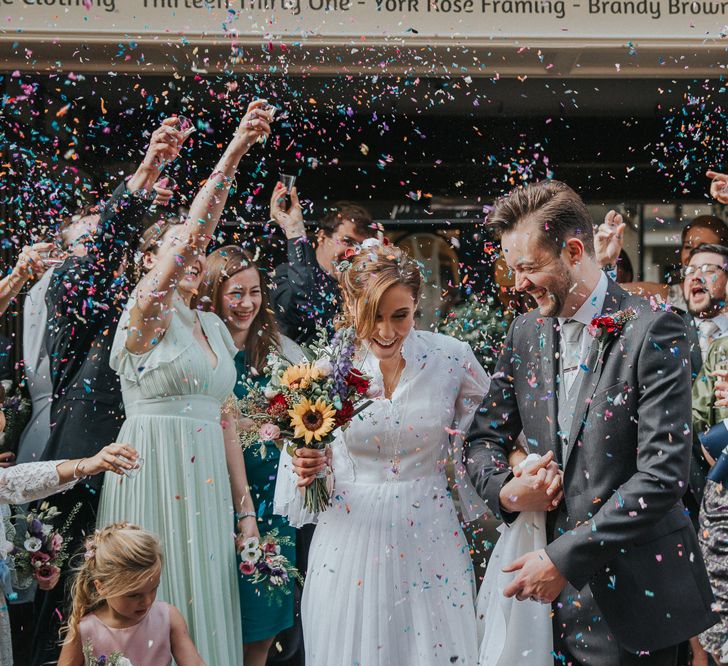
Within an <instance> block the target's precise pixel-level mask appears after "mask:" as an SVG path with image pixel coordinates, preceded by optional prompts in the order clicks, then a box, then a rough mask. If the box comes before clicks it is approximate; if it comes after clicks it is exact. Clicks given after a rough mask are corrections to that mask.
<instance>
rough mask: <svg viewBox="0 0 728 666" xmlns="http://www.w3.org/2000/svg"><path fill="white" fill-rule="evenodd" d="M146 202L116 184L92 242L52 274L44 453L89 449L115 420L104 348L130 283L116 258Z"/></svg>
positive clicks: (117, 405)
mask: <svg viewBox="0 0 728 666" xmlns="http://www.w3.org/2000/svg"><path fill="white" fill-rule="evenodd" d="M147 207H148V201H146V200H142V199H139V198H137V197H135V196H133V195H131V194H129V192H128V191H127V190H126V186H125V185H124V184H123V183H122V184H121V185H119V187H118V188H117V189H116V190H115V192H114V194H113V195H112V197H111V198H110V200H109V201H108V202H107V204H106V205H105V206H104V207H103V210H102V213H101V220H100V222H99V226H98V230H97V232H96V234H95V238H94V248H93V249H92V250H91V251H90V252H89V253H88V255H87V256H85V257H76V256H72V257H69V258H68V259H66V261H64V262H63V263H62V264H61V265H60V266H58V267H57V268H56V269H55V271H54V274H53V277H52V278H51V281H50V284H49V286H48V291H47V292H46V306H47V308H48V328H47V330H46V337H45V345H46V351H47V353H48V358H49V361H50V366H51V381H52V384H53V399H52V403H51V434H50V438H49V440H48V444H47V445H46V449H45V451H44V453H43V459H44V460H58V459H64V458H83V457H87V456H92V455H94V454H95V453H97V452H98V451H99V449H101V448H102V447H104V446H106V445H107V444H110V443H111V442H113V441H114V439H115V438H116V435H117V434H118V432H119V429H120V428H121V424H122V422H123V418H124V408H123V401H122V398H121V386H120V384H119V378H118V377H117V375H116V373H115V372H114V371H113V370H112V369H111V367H110V366H109V356H110V353H111V343H112V341H113V339H114V333H115V332H116V325H117V323H118V321H119V316H120V314H121V312H122V310H123V308H124V305H125V304H126V301H127V298H128V296H129V291H130V289H131V287H132V285H131V284H130V282H129V280H128V279H127V277H126V276H124V275H119V273H120V272H121V271H120V268H121V264H122V261H123V259H124V258H125V257H127V256H130V255H131V253H133V251H134V249H135V248H136V245H137V243H138V240H139V236H140V234H141V232H142V228H143V224H144V220H145V218H144V215H145V213H146V212H147ZM102 481H103V474H98V475H96V476H95V477H92V478H91V479H88V480H87V484H88V485H90V486H92V487H95V488H100V486H101V483H102Z"/></svg>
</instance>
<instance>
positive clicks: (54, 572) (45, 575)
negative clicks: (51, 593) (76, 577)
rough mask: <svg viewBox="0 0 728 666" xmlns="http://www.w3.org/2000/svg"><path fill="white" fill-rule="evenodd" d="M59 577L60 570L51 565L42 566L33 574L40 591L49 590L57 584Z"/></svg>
mask: <svg viewBox="0 0 728 666" xmlns="http://www.w3.org/2000/svg"><path fill="white" fill-rule="evenodd" d="M60 576H61V570H60V569H59V568H58V567H56V566H54V565H52V564H44V565H43V566H41V567H40V568H39V569H37V570H36V572H35V579H36V580H37V581H38V587H40V589H41V590H46V591H47V590H51V589H53V588H54V587H55V586H56V584H57V583H58V579H59V578H60Z"/></svg>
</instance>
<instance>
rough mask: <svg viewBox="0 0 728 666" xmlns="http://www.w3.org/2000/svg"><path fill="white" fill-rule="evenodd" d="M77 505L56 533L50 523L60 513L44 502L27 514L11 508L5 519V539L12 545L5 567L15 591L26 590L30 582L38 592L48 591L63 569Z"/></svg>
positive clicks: (77, 509)
mask: <svg viewBox="0 0 728 666" xmlns="http://www.w3.org/2000/svg"><path fill="white" fill-rule="evenodd" d="M80 508H81V504H80V503H79V504H77V505H76V506H74V507H73V509H72V510H71V512H70V513H69V514H68V517H67V518H66V520H65V522H64V523H63V526H62V527H61V528H60V529H55V528H54V525H53V524H54V522H55V521H56V520H57V519H58V518H59V517H60V516H61V512H60V511H58V509H56V508H55V507H53V506H50V505H49V504H48V502H43V503H42V504H41V505H40V507H39V508H38V509H32V510H30V511H28V512H25V511H22V510H21V509H19V508H18V507H14V512H13V514H12V515H11V516H10V517H8V518H6V523H5V532H6V538H7V539H8V541H9V542H10V543H11V544H12V548H9V550H8V560H9V567H10V569H11V571H12V572H13V573H14V577H15V580H16V582H17V586H18V587H19V588H25V587H28V586H29V585H30V584H31V583H32V582H33V581H35V582H37V583H38V585H39V587H41V589H50V588H52V587H53V585H55V582H57V581H58V576H59V575H60V573H61V569H62V568H63V565H64V564H65V563H66V560H67V559H68V541H67V540H66V537H67V535H68V533H69V531H70V528H71V524H72V522H73V519H74V518H75V517H76V514H77V513H78V511H79V510H80Z"/></svg>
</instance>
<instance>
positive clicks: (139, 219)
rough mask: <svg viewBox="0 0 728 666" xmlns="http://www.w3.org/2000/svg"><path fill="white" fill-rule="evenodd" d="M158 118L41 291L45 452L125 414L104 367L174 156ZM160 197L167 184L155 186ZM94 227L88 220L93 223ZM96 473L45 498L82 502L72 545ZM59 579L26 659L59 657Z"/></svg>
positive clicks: (99, 432)
mask: <svg viewBox="0 0 728 666" xmlns="http://www.w3.org/2000/svg"><path fill="white" fill-rule="evenodd" d="M167 123H169V121H165V124H163V125H162V127H160V128H159V129H157V130H156V131H155V132H154V133H153V134H152V136H151V138H150V142H149V147H148V149H147V153H146V155H145V157H144V160H143V161H142V163H141V165H140V166H139V168H138V169H137V171H136V173H135V174H134V175H133V176H132V177H131V178H130V179H129V180H128V181H127V182H125V183H121V184H120V185H119V186H118V187H117V188H116V190H115V191H114V193H113V195H112V196H111V198H110V199H109V201H108V202H106V204H105V205H104V206H102V207H101V213H100V218H99V220H98V225H97V226H96V227H95V231H94V232H91V231H89V232H87V233H85V234H84V235H82V236H81V237H79V241H78V242H84V243H86V245H87V251H86V252H77V253H74V254H71V255H70V256H69V257H68V258H67V259H66V260H65V261H64V262H63V263H62V264H61V265H59V266H58V267H57V268H56V269H55V270H54V272H53V276H52V278H51V281H50V284H49V285H48V290H47V292H46V308H47V311H48V326H47V329H46V334H45V347H46V354H47V356H48V359H49V362H50V370H51V383H52V386H53V397H52V403H51V433H50V437H49V439H48V443H47V444H46V447H45V451H44V452H43V456H42V459H43V460H63V459H68V458H84V457H89V456H92V455H95V454H96V453H97V452H98V451H99V450H100V449H101V448H103V447H104V446H106V445H107V444H109V443H110V442H112V441H114V439H115V438H116V436H117V434H118V432H119V429H120V428H121V424H122V421H123V418H124V410H123V403H122V397H121V386H120V384H119V378H118V377H117V376H116V373H115V372H114V371H113V370H112V369H111V367H110V366H109V355H110V352H111V343H112V341H113V339H114V332H115V330H116V325H117V323H118V320H119V316H120V314H121V312H122V310H123V308H124V305H125V303H126V300H127V298H128V296H129V293H130V291H131V288H132V287H133V285H132V284H131V283H130V280H129V279H128V276H127V275H126V274H125V271H124V268H125V264H126V263H127V262H128V261H129V260H130V258H131V257H132V256H133V253H134V250H135V249H136V246H137V243H138V240H139V237H140V235H141V233H142V231H143V224H144V222H145V221H148V219H147V218H145V214H146V213H147V212H148V210H149V208H150V205H151V204H152V203H153V199H154V194H153V187H154V184H155V182H156V181H157V179H158V177H159V173H160V169H161V167H162V165H163V164H164V163H165V162H169V161H170V160H173V159H175V158H176V157H177V155H178V153H179V148H180V146H181V142H182V137H181V133H180V132H179V131H177V130H176V129H175V128H174V126H173V124H167ZM159 194H161V198H160V197H159V196H158V198H157V201H160V200H161V199H168V198H169V196H170V195H171V192H170V191H168V190H166V189H158V195H159ZM91 228H93V225H92V227H91ZM102 482H103V475H98V476H96V477H93V479H88V480H87V481H86V482H84V483H79V484H78V485H76V486H75V487H74V488H73V489H72V490H69V491H67V492H65V493H62V494H60V495H55V496H53V497H52V498H51V499H50V500H49V501H50V503H51V504H52V505H54V506H56V507H57V508H58V509H59V510H60V511H61V512H62V513H63V514H64V517H65V516H67V515H68V513H69V512H70V511H71V510H73V508H74V507H75V506H76V505H80V509H79V511H78V513H77V515H76V518H75V520H74V523H73V526H72V528H71V538H72V540H73V546H71V548H70V550H69V552H73V548H74V547H76V546H77V545H78V543H79V541H80V539H81V536H82V533H83V532H84V531H88V530H89V529H93V526H94V523H95V516H96V508H97V506H98V502H99V495H100V490H101V484H102ZM64 592H65V579H64V578H61V581H60V582H59V583H58V585H56V587H55V588H54V589H53V590H51V591H50V592H47V593H46V592H42V591H39V592H38V594H37V596H36V628H35V632H36V633H35V640H34V645H33V664H34V666H40V665H41V664H45V663H47V662H49V661H51V660H55V659H57V655H58V641H59V628H60V621H59V618H60V617H62V616H63V615H64Z"/></svg>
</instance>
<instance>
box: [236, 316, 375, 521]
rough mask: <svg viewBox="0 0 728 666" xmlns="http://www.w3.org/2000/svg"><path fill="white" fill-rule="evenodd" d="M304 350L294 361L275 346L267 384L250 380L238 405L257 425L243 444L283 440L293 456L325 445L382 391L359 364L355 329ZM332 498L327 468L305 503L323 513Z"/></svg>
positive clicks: (321, 337) (308, 489)
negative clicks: (301, 359)
mask: <svg viewBox="0 0 728 666" xmlns="http://www.w3.org/2000/svg"><path fill="white" fill-rule="evenodd" d="M302 350H303V353H304V355H305V356H306V362H304V363H292V362H291V361H290V360H288V359H287V358H285V357H284V356H283V355H282V354H281V353H280V352H279V351H278V350H272V351H271V353H270V354H269V355H268V364H267V366H266V368H265V374H266V375H267V376H269V377H270V380H269V382H268V385H267V386H266V387H265V388H263V387H260V386H258V385H257V384H255V383H253V382H249V383H248V387H247V388H248V395H247V396H246V397H245V398H243V399H242V400H240V401H239V407H240V411H241V412H242V414H243V416H246V417H247V418H249V419H251V420H252V421H253V422H254V423H255V425H256V428H253V429H250V430H248V431H246V432H245V433H243V435H242V436H241V442H242V444H243V446H250V445H251V444H252V443H254V442H257V441H263V442H271V441H278V440H280V439H283V440H286V442H287V448H288V451H289V453H291V455H293V453H294V451H295V449H297V448H301V447H306V448H311V449H319V450H324V449H325V448H326V447H327V446H328V445H329V444H330V443H331V442H332V441H333V439H334V435H335V433H336V430H337V429H339V428H341V429H345V428H346V427H347V426H348V425H349V424H350V423H351V421H352V419H353V418H354V417H355V416H356V415H357V414H359V413H360V412H361V411H362V410H363V409H365V408H366V407H367V406H369V404H370V402H371V400H369V398H375V397H377V396H379V395H380V394H381V392H382V390H381V388H380V387H379V386H377V385H376V384H375V383H374V382H373V381H372V379H371V378H370V377H368V376H367V375H365V374H364V373H362V372H361V371H360V370H358V369H357V368H355V367H354V351H355V338H354V331H353V329H351V328H342V329H340V330H339V331H337V333H336V335H334V337H333V338H332V339H331V342H330V343H329V342H328V341H327V339H326V334H325V333H324V332H322V333H320V334H319V337H318V339H317V340H316V341H315V342H314V343H312V344H311V345H310V346H308V347H303V348H302ZM329 500H330V492H329V489H328V487H327V484H326V473H325V472H322V474H321V475H320V476H319V477H317V478H316V479H315V480H314V482H313V483H312V484H310V485H309V486H307V487H306V493H305V497H304V503H305V506H306V508H307V509H308V510H309V511H312V512H318V511H323V510H324V509H325V508H326V507H327V506H328V504H329Z"/></svg>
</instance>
